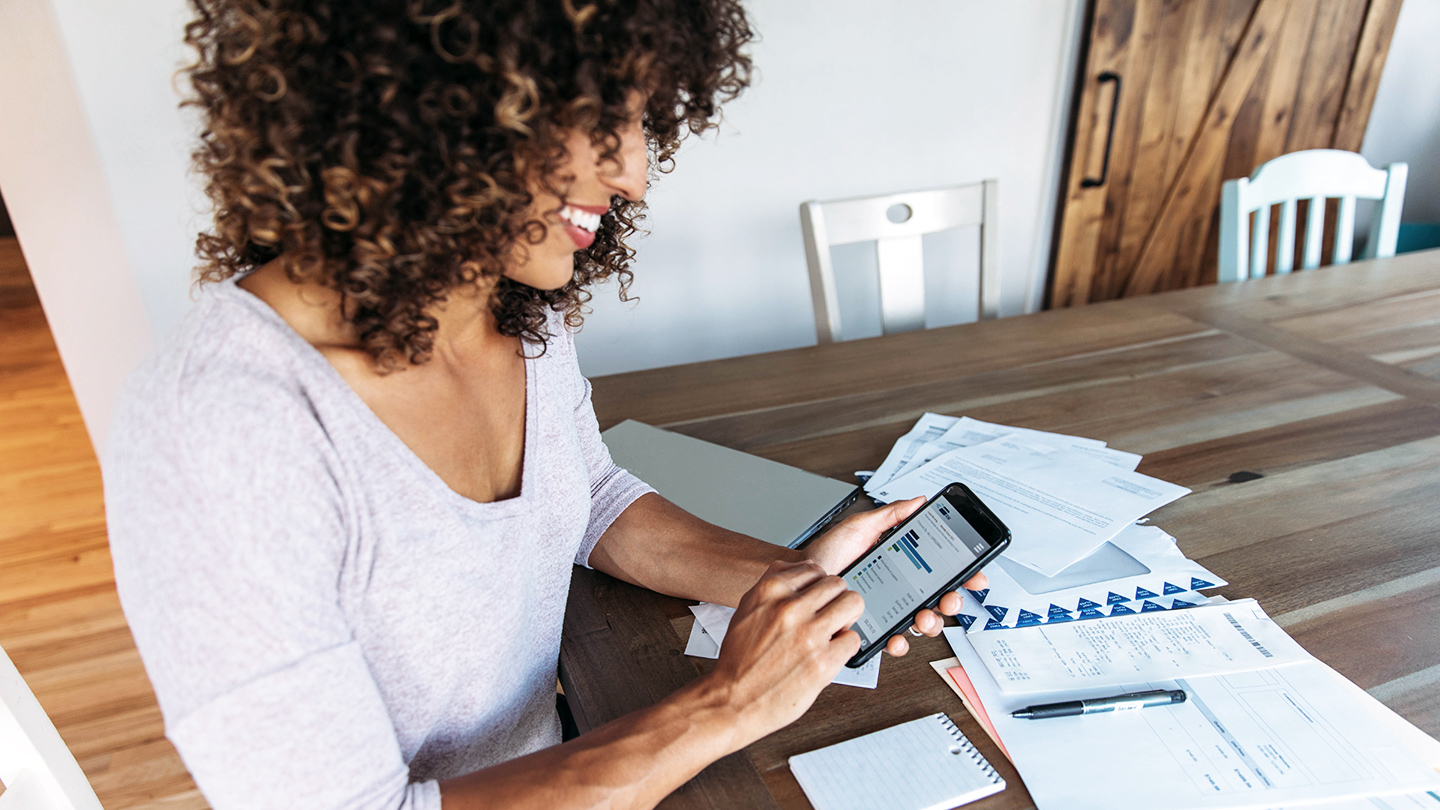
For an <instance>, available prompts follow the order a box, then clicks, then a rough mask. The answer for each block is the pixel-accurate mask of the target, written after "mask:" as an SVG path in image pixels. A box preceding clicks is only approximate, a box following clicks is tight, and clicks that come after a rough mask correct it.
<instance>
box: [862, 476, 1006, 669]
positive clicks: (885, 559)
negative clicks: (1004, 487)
mask: <svg viewBox="0 0 1440 810" xmlns="http://www.w3.org/2000/svg"><path fill="white" fill-rule="evenodd" d="M1009 545H1010V530H1009V529H1008V528H1006V527H1005V524H1004V523H1001V522H1000V518H998V517H995V513H994V512H991V511H990V509H989V508H988V507H986V506H985V504H984V503H982V502H981V500H980V498H978V497H977V496H976V495H975V493H974V492H971V491H970V488H969V487H967V486H965V485H964V484H961V483H958V482H957V483H953V484H950V485H949V486H947V487H945V488H944V489H942V490H940V494H938V495H936V496H935V497H934V498H931V499H930V501H929V502H927V503H926V504H925V505H924V506H922V507H920V508H919V509H918V510H916V511H915V514H913V515H911V516H910V517H908V518H906V519H905V521H904V522H903V523H901V524H900V525H898V526H896V527H895V528H893V529H891V530H890V531H888V532H886V533H885V534H884V535H883V536H882V537H881V539H880V542H879V543H877V544H876V545H875V547H874V548H872V549H870V551H868V552H866V554H865V555H864V556H863V557H861V558H860V559H858V560H856V561H855V564H854V565H851V566H850V567H849V568H846V569H845V570H844V571H842V572H841V573H840V577H841V578H842V579H844V580H845V585H846V587H848V588H849V589H850V590H852V591H855V592H856V593H858V594H860V595H861V596H863V597H865V612H864V613H862V614H860V619H859V620H858V621H856V622H855V624H853V625H851V627H850V629H852V630H854V631H855V632H857V633H859V634H860V652H858V653H856V654H855V657H854V658H851V659H850V661H849V662H848V663H847V664H846V666H850V667H858V666H860V665H861V664H863V663H865V662H866V661H869V660H870V659H871V658H873V657H874V656H875V654H876V653H878V652H880V651H881V650H882V649H884V648H885V642H887V641H889V640H890V637H891V636H893V635H895V634H897V633H900V632H902V631H904V630H905V629H907V628H909V627H910V626H911V624H913V622H914V620H915V613H916V611H918V610H920V609H922V608H934V607H935V606H936V605H938V604H939V603H940V597H941V596H943V595H945V593H946V592H948V591H953V590H955V589H957V588H959V587H960V583H962V582H964V581H965V580H967V579H969V578H970V577H972V576H974V575H975V572H977V571H979V570H980V569H981V568H982V567H983V566H984V565H985V564H986V563H989V562H990V561H991V560H993V559H995V558H996V557H998V556H1000V552H1002V551H1004V550H1005V548H1006V547H1007V546H1009Z"/></svg>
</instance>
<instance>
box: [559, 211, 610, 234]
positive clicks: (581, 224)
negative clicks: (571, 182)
mask: <svg viewBox="0 0 1440 810" xmlns="http://www.w3.org/2000/svg"><path fill="white" fill-rule="evenodd" d="M560 216H561V218H563V219H564V220H565V221H566V222H569V223H570V224H571V225H574V226H575V227H577V228H580V229H582V230H587V231H589V232H590V233H594V232H596V231H598V230H600V215H599V214H592V213H590V212H588V211H580V210H578V209H575V208H571V207H570V206H568V205H567V206H565V207H563V208H561V209H560Z"/></svg>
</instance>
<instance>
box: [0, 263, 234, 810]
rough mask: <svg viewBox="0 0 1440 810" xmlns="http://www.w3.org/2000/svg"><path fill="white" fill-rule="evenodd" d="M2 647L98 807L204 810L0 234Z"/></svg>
mask: <svg viewBox="0 0 1440 810" xmlns="http://www.w3.org/2000/svg"><path fill="white" fill-rule="evenodd" d="M0 425H3V426H4V429H3V430H0V647H4V649H5V651H6V652H7V653H9V655H10V658H11V659H12V660H13V661H14V662H15V666H16V668H17V669H19V670H20V674H21V675H23V676H24V677H25V680H26V682H27V683H29V684H30V689H31V691H33V692H34V693H35V697H36V698H38V699H39V700H40V705H41V706H43V707H44V708H45V712H46V713H47V714H48V715H49V716H50V719H51V721H52V722H54V724H55V727H56V729H57V730H58V731H59V732H60V737H61V738H62V739H64V740H65V743H66V745H68V746H69V747H70V751H71V752H72V753H74V755H75V758H76V760H77V761H79V763H80V767H81V768H82V769H83V770H84V771H85V776H86V777H87V778H88V779H89V780H90V784H91V785H92V786H93V787H94V788H95V795H96V796H98V797H99V798H100V802H101V804H102V805H104V806H105V807H106V808H108V810H122V809H123V808H154V809H156V810H158V808H165V810H187V809H188V808H204V807H208V805H207V804H206V802H205V800H204V798H202V797H201V796H200V791H199V790H198V789H197V788H196V787H195V783H194V782H193V781H191V779H190V774H189V773H188V772H187V771H186V770H185V766H184V764H183V763H181V761H180V756H179V755H178V754H176V753H175V749H174V748H173V747H172V746H171V745H170V743H169V741H167V740H166V739H165V729H164V724H163V723H162V721H161V718H160V707H159V706H158V705H156V703H155V694H154V692H153V690H152V689H151V688H150V680H149V678H147V677H146V676H145V669H144V667H143V666H141V663H140V654H139V653H138V652H137V651H136V649H135V643H134V641H132V640H131V637H130V628H129V626H128V625H127V624H126V623H125V616H124V614H122V613H121V612H120V600H119V598H118V597H117V596H116V594H115V579H114V573H113V570H112V569H111V565H110V547H109V543H108V540H107V538H106V534H105V507H104V502H103V497H102V494H101V488H100V466H99V464H98V463H97V462H96V459H95V451H94V450H93V449H92V447H91V445H90V437H89V436H88V435H87V434H86V432H85V425H84V423H83V422H82V421H81V419H80V410H79V408H78V407H77V406H76V404H75V396H74V394H73V393H72V392H71V390H70V383H69V381H68V380H67V379H66V377H65V369H64V367H63V366H62V365H61V363H60V355H59V353H58V352H57V351H56V349H55V341H54V340H53V339H52V338H51V336H50V329H49V327H48V326H47V325H46V323H45V315H44V313H43V312H42V311H41V309H40V302H39V300H38V299H37V298H36V296H35V289H34V287H33V286H32V285H31V283H30V277H29V273H28V272H27V271H26V269H25V263H24V259H23V257H22V256H21V254H20V247H19V244H18V243H17V242H16V241H15V239H13V238H8V239H0Z"/></svg>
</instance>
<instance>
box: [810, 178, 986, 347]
mask: <svg viewBox="0 0 1440 810" xmlns="http://www.w3.org/2000/svg"><path fill="white" fill-rule="evenodd" d="M999 189H1000V184H999V183H998V182H997V181H995V180H986V181H984V182H981V183H971V184H969V185H963V186H955V187H951V188H941V189H932V190H929V191H910V192H902V193H899V194H882V195H879V196H875V197H857V198H852V199H844V200H829V201H825V202H821V201H818V200H811V201H809V202H804V203H801V204H800V226H801V231H803V233H804V236H805V261H806V264H807V265H808V266H809V269H810V296H811V299H812V301H813V303H814V306H815V334H816V338H817V339H818V340H819V342H820V343H833V342H836V341H841V340H844V339H845V337H844V330H843V328H842V324H841V322H840V302H839V296H838V293H837V290H836V285H835V268H834V265H833V264H832V262H831V258H830V248H831V246H833V245H844V244H851V243H855V242H870V241H873V242H875V252H876V265H877V267H878V269H879V274H880V320H881V327H882V329H883V330H884V332H885V334H887V335H888V334H893V333H896V332H908V331H910V330H913V329H923V328H924V327H925V269H924V256H923V251H922V247H921V239H922V237H923V236H924V235H925V234H930V233H936V232H939V231H945V230H949V229H951V228H959V227H962V226H965V225H978V226H980V294H979V302H980V305H979V313H978V315H979V317H980V318H994V317H996V316H997V315H998V314H999V309H1000V250H999V207H1000V199H999V198H1000V191H999Z"/></svg>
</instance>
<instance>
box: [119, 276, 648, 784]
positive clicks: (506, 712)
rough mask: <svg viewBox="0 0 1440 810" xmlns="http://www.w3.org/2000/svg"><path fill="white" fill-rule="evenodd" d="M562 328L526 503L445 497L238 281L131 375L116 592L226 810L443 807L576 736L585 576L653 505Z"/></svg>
mask: <svg viewBox="0 0 1440 810" xmlns="http://www.w3.org/2000/svg"><path fill="white" fill-rule="evenodd" d="M550 332H551V333H552V334H553V335H555V337H554V338H552V339H551V340H550V345H549V349H548V351H546V352H545V354H544V355H543V356H541V357H539V358H538V359H530V360H527V361H526V364H525V366H526V415H525V450H524V462H523V464H524V467H523V477H522V482H521V492H520V494H519V495H518V496H516V497H514V498H511V499H509V500H505V501H499V502H495V503H478V502H475V501H472V500H469V499H467V498H464V497H462V496H461V495H459V494H457V493H456V492H454V491H453V490H451V489H450V488H449V487H447V486H446V485H445V483H444V482H443V481H442V480H441V479H440V478H439V477H438V476H437V475H436V474H435V473H434V472H433V471H432V470H430V469H429V468H428V467H426V466H425V464H424V463H423V462H422V461H421V460H420V459H419V458H418V457H417V456H415V454H414V453H412V452H411V451H410V449H409V448H408V447H406V446H405V444H404V443H403V442H401V441H400V439H399V438H398V437H397V436H396V435H395V434H394V433H392V432H391V431H390V430H389V429H388V428H387V427H385V425H384V424H383V423H382V422H380V420H379V419H378V418H377V417H376V416H375V415H374V414H373V413H372V412H371V411H370V410H369V408H367V407H366V406H365V404H364V403H363V402H362V401H361V400H360V399H359V397H357V396H356V395H355V393H354V392H353V391H352V390H351V389H350V387H349V386H348V385H347V384H346V383H345V381H344V380H343V379H342V378H341V377H340V376H339V374H338V373H337V372H336V371H335V370H334V368H333V367H332V366H331V365H330V364H329V362H328V361H326V360H325V358H324V357H323V356H322V355H321V354H319V353H318V352H317V351H316V350H315V349H314V348H313V347H311V346H310V345H309V344H307V343H306V342H305V341H304V340H303V339H301V338H300V337H299V336H298V335H297V334H295V332H294V331H292V330H291V329H290V328H289V326H288V325H287V324H286V323H285V322H284V321H283V320H281V319H280V318H279V316H277V315H276V314H275V312H274V311H273V310H271V309H270V308H269V307H268V306H266V305H265V304H264V303H263V302H261V301H260V300H259V299H257V298H255V297H254V296H251V295H250V294H249V293H247V292H245V291H244V290H241V289H240V288H239V287H237V286H235V285H234V284H233V283H230V282H227V283H223V284H216V285H211V286H210V287H208V288H206V289H205V291H204V292H203V293H202V295H201V297H200V300H199V302H198V303H197V304H196V306H195V307H194V308H193V310H192V311H191V312H190V313H189V314H188V315H187V317H186V318H185V319H184V320H183V321H182V323H181V324H180V325H179V327H178V328H177V329H176V330H174V331H173V332H172V333H171V334H170V335H169V336H168V337H167V338H166V340H165V341H164V342H163V344H162V345H161V346H160V347H159V348H158V349H157V351H156V352H155V353H154V354H153V355H152V356H151V357H150V358H149V359H148V360H147V361H146V362H145V364H144V365H143V366H142V367H141V368H140V369H139V370H138V371H136V372H135V373H134V374H132V375H131V377H130V378H129V379H128V380H127V382H126V385H125V388H124V391H123V392H122V396H121V402H120V405H119V407H118V409H117V412H116V417H115V422H114V426H113V427H112V430H111V434H110V440H109V447H108V448H107V452H106V455H105V463H104V478H105V503H106V510H107V517H108V521H109V530H110V545H111V550H112V553H113V555H114V561H115V578H116V583H117V585H118V587H119V591H120V597H121V602H122V604H123V606H124V609H125V615H126V618H127V619H128V621H129V623H130V628H131V630H132V631H133V632H134V635H135V642H136V644H137V645H138V647H139V649H140V654H141V657H142V659H143V660H144V663H145V669H146V672H147V673H148V674H149V676H150V680H151V682H152V683H153V684H154V687H155V693H156V696H157V697H158V698H159V701H160V708H161V710H162V712H163V714H164V717H165V728H166V735H167V736H168V737H169V738H170V740H171V741H172V742H173V743H174V744H175V747H176V748H177V749H178V750H179V752H180V755H181V757H182V758H183V759H184V761H185V764H186V766H187V767H188V768H189V769H190V772H191V774H192V775H193V776H194V777H195V780H196V782H197V783H198V784H199V786H200V789H201V791H202V792H203V793H204V794H205V797H206V799H208V800H209V801H210V803H211V804H212V805H213V806H214V807H215V808H217V810H230V808H241V807H266V808H297V807H304V808H307V809H309V810H325V809H327V808H366V810H369V809H370V808H375V809H376V810H378V809H379V808H385V809H386V810H390V808H407V810H408V809H410V808H414V809H416V810H418V809H419V808H424V809H425V810H439V808H440V794H439V788H438V786H437V782H436V780H437V779H444V778H447V777H451V776H458V775H460V774H463V773H468V772H470V771H473V770H476V769H478V768H483V767H485V766H488V765H493V764H495V763H498V762H502V761H504V760H507V759H511V758H513V757H516V756H520V755H522V754H526V753H529V752H531V751H535V750H537V749H540V748H543V747H545V746H549V745H553V744H556V743H558V742H559V741H560V729H559V722H558V719H557V717H556V714H555V698H554V691H555V669H556V662H557V660H558V657H559V648H560V630H561V623H562V619H563V617H564V610H565V599H566V595H567V592H568V589H569V582H570V566H571V563H572V561H574V562H576V563H579V564H582V565H583V564H585V561H586V559H587V558H588V557H589V554H590V550H591V549H592V548H593V547H594V545H595V542H596V540H598V539H599V537H600V535H601V533H603V532H604V531H605V529H606V528H607V527H608V526H609V525H610V523H611V522H612V521H614V520H615V518H616V517H617V516H618V515H619V514H620V512H622V511H623V510H624V509H625V508H626V507H627V506H629V505H630V503H631V502H633V501H634V500H635V499H636V498H638V497H639V496H640V495H642V494H644V493H645V492H648V491H650V490H649V488H648V487H646V486H645V485H644V484H643V483H641V482H640V481H639V480H637V479H636V478H634V477H633V476H631V475H630V474H629V473H627V472H625V471H624V470H622V469H620V468H618V467H616V466H615V465H614V463H613V462H612V461H611V459H610V455H609V453H608V452H607V451H606V449H605V446H604V444H603V443H602V442H601V440H600V435H599V431H598V427H597V425H596V421H595V415H594V411H593V410H592V408H591V406H590V395H589V393H590V392H589V384H588V383H587V382H586V381H585V379H584V377H582V376H581V374H580V370H579V366H578V365H577V363H576V358H575V350H574V345H573V341H572V336H571V335H570V333H569V332H568V331H566V329H565V328H564V326H563V325H562V323H561V320H560V318H559V317H558V316H555V317H552V318H551V320H550ZM535 353H536V348H535V347H530V348H529V349H528V350H527V354H532V355H533V354H535Z"/></svg>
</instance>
